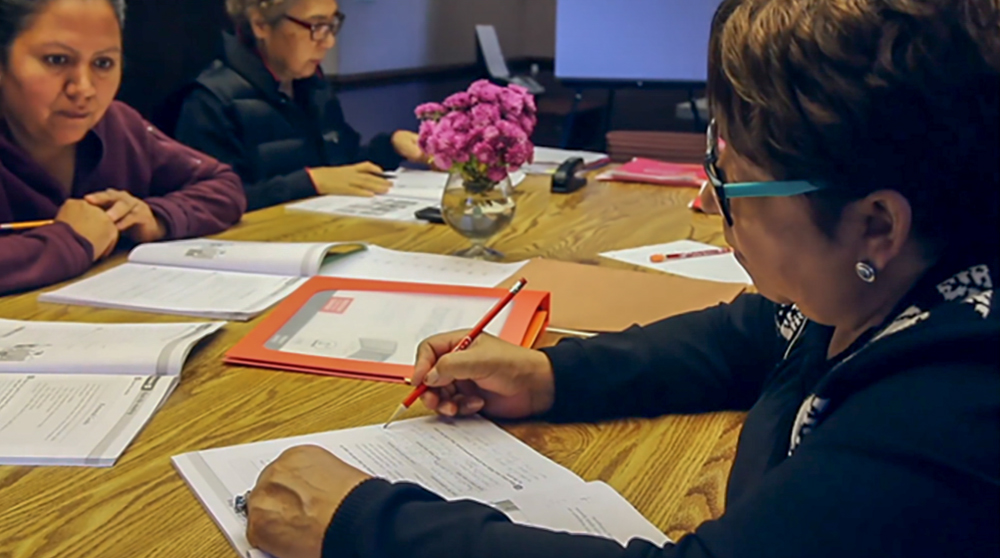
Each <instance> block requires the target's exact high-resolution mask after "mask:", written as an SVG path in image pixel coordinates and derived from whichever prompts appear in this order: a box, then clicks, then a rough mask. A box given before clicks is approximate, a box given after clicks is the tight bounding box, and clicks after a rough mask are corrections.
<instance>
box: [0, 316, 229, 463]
mask: <svg viewBox="0 0 1000 558" xmlns="http://www.w3.org/2000/svg"><path fill="white" fill-rule="evenodd" d="M223 325H224V323H223V322H214V323H211V322H210V323H197V324H191V323H174V324H85V323H72V322H21V321H15V320H0V464H2V465H86V466H96V467H107V466H111V465H113V464H114V463H115V461H116V460H117V459H118V457H119V456H120V455H121V454H122V452H123V451H124V450H125V448H126V447H127V446H128V444H129V443H130V442H131V441H132V440H133V439H134V438H135V436H136V435H137V434H138V433H139V431H140V430H141V429H142V427H143V426H145V424H146V423H147V422H148V421H149V419H150V418H151V417H152V415H153V413H154V412H156V410H157V409H159V407H160V405H162V404H163V402H164V401H165V400H166V398H167V397H168V396H169V395H170V393H171V392H172V391H173V389H174V387H176V386H177V383H178V382H179V381H180V374H181V369H182V367H183V365H184V361H185V360H186V359H187V356H188V354H189V353H190V351H191V349H192V348H193V347H194V346H195V345H196V344H197V343H198V342H199V341H201V340H202V339H204V338H205V337H207V336H209V335H211V334H213V333H215V332H216V331H218V330H219V329H220V328H221V327H222V326H223Z"/></svg>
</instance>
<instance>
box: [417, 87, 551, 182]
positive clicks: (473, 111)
mask: <svg viewBox="0 0 1000 558" xmlns="http://www.w3.org/2000/svg"><path fill="white" fill-rule="evenodd" d="M416 114H417V118H419V119H420V120H421V123H420V148H421V149H423V150H424V153H427V154H428V155H430V156H431V157H432V158H433V162H434V165H435V166H437V167H438V168H440V169H442V170H448V171H450V172H460V173H462V177H463V179H464V181H465V184H466V188H467V189H473V190H479V189H482V190H486V189H489V188H491V187H492V186H493V185H494V184H496V183H497V182H500V181H501V180H503V179H504V178H506V177H507V173H509V172H513V171H515V170H517V169H519V168H521V166H523V165H524V164H526V163H530V162H532V160H533V158H534V146H533V145H532V144H531V139H530V138H531V133H532V132H533V131H534V129H535V124H536V123H537V122H538V117H537V109H536V107H535V99H534V97H532V95H531V94H530V93H528V90H527V89H525V88H523V87H520V86H517V85H508V86H507V87H500V86H498V85H494V84H492V83H490V82H489V81H487V80H479V81H477V82H475V83H473V84H472V85H470V86H469V89H468V91H463V92H459V93H455V94H454V95H452V96H450V97H448V98H447V99H445V100H444V103H426V104H423V105H420V106H419V107H417V109H416Z"/></svg>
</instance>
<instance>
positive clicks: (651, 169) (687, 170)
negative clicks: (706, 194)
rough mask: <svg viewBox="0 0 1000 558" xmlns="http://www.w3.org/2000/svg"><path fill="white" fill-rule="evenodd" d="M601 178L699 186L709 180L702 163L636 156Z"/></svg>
mask: <svg viewBox="0 0 1000 558" xmlns="http://www.w3.org/2000/svg"><path fill="white" fill-rule="evenodd" d="M598 178H599V179H601V180H617V181H622V182H644V183H647V184H663V185H666V186H691V187H695V188H697V187H699V186H701V185H702V183H704V182H705V181H706V180H708V176H707V175H706V174H705V169H704V168H703V167H702V166H701V165H696V164H687V163H667V162H664V161H656V160H654V159H643V158H642V157H636V158H634V159H632V160H631V161H630V162H628V163H625V164H624V165H622V166H620V167H618V168H615V169H611V170H609V171H607V172H605V173H602V174H601V175H600V176H599V177H598Z"/></svg>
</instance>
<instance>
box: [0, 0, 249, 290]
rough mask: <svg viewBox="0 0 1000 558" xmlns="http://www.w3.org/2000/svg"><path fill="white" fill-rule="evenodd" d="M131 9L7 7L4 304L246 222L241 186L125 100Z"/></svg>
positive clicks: (1, 45)
mask: <svg viewBox="0 0 1000 558" xmlns="http://www.w3.org/2000/svg"><path fill="white" fill-rule="evenodd" d="M124 10H125V4H124V0H0V117H2V120H0V223H3V226H2V230H0V294H7V293H10V292H15V291H22V290H26V289H32V288H36V287H41V286H45V285H49V284H51V283H55V282H57V281H62V280H65V279H69V278H71V277H74V276H76V275H79V274H81V273H83V272H84V271H86V270H87V268H89V267H90V266H91V265H92V264H93V262H95V261H97V260H99V259H101V258H103V257H104V256H107V255H108V254H109V253H110V252H111V251H112V250H113V249H114V248H115V246H116V245H117V244H118V241H119V240H120V238H121V237H125V238H126V239H128V240H129V241H131V242H152V241H156V240H162V239H171V238H181V237H191V236H202V235H206V234H212V233H217V232H220V231H222V230H224V229H226V228H228V227H229V226H231V225H233V224H235V223H236V222H238V221H239V220H240V216H241V215H242V214H243V211H244V209H245V207H246V199H245V197H244V195H243V190H242V188H241V187H240V182H239V177H237V176H236V175H235V174H234V173H233V172H232V171H231V170H230V169H229V168H228V167H226V166H224V165H222V164H220V163H219V162H218V161H215V160H214V159H212V158H211V157H208V156H206V155H204V154H202V153H199V152H197V151H194V150H193V149H189V148H187V147H185V146H183V145H181V144H179V143H177V142H175V141H173V140H171V139H169V138H167V137H166V136H164V135H163V134H161V133H160V132H159V131H158V130H156V129H154V128H153V127H152V126H150V125H149V124H148V123H147V122H145V121H144V120H143V119H142V118H141V117H140V116H139V114H138V113H136V112H135V111H134V110H132V109H131V108H129V107H127V106H126V105H124V104H122V103H119V102H115V101H114V97H115V94H116V93H117V91H118V86H119V84H120V83H121V65H122V59H123V56H122V38H121V31H122V24H123V23H124Z"/></svg>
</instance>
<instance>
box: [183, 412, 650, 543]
mask: <svg viewBox="0 0 1000 558" xmlns="http://www.w3.org/2000/svg"><path fill="white" fill-rule="evenodd" d="M304 444H312V445H318V446H321V447H323V448H326V449H327V450H328V451H330V452H332V453H333V454H335V455H336V456H337V457H339V458H341V459H343V460H344V461H346V462H348V463H350V464H351V465H353V466H355V467H358V468H359V469H362V470H365V471H367V472H369V473H371V474H373V475H377V476H379V477H382V478H385V479H388V480H390V481H409V482H414V483H417V484H420V485H422V486H424V487H425V488H427V489H429V490H432V491H434V492H435V493H437V494H438V495H440V496H441V497H442V498H445V499H447V500H462V499H470V500H475V501H478V502H481V503H484V504H487V505H491V506H493V507H495V508H496V509H498V510H500V511H502V512H504V513H505V514H507V516H508V517H510V518H511V520H512V521H515V522H518V523H522V524H526V525H532V526H536V527H541V528H547V529H552V530H557V531H566V532H571V533H581V534H583V533H587V534H591V535H597V536H602V537H606V538H610V539H614V540H616V541H618V542H619V543H622V544H624V543H626V542H627V541H628V540H630V539H632V538H635V537H639V538H643V539H646V540H649V541H650V542H653V543H655V544H657V545H663V544H665V543H666V542H668V539H667V537H666V536H664V535H663V533H661V532H660V531H659V530H657V529H656V527H654V526H653V525H652V524H651V523H649V521H647V520H646V519H645V518H644V517H642V515H641V514H639V512H638V511H636V510H635V508H633V507H632V506H631V504H629V503H628V501H626V500H625V499H624V498H622V497H621V496H620V495H619V494H618V493H616V492H615V491H614V490H613V489H612V488H610V487H608V486H607V485H604V484H603V483H586V482H584V481H583V479H581V478H580V477H578V476H576V474H574V473H573V472H572V471H570V470H569V469H566V468H565V467H562V466H561V465H559V464H557V463H555V462H553V461H551V460H549V459H548V458H546V457H545V456H543V455H541V454H539V453H538V452H536V451H535V450H533V449H531V448H530V447H528V446H527V445H525V444H524V443H523V442H521V441H520V440H518V439H517V438H515V437H514V436H511V435H510V434H508V433H507V432H505V431H504V430H502V429H501V428H499V427H498V426H496V425H495V424H493V423H491V422H489V421H487V420H485V419H482V418H478V417H477V418H470V419H463V420H455V421H446V420H443V419H439V418H436V417H422V418H417V419H412V420H406V421H400V422H397V423H394V424H393V425H392V427H391V428H389V429H383V428H382V426H381V425H373V426H364V427H360V428H352V429H348V430H339V431H333V432H323V433H318V434H309V435H306V436H297V437H293V438H284V439H280V440H271V441H267V442H258V443H253V444H245V445H240V446H231V447H226V448H217V449H210V450H204V451H198V452H193V453H187V454H183V455H178V456H176V457H174V458H173V463H174V467H176V468H177V470H178V472H179V473H180V474H181V476H182V477H183V478H184V480H185V481H186V482H187V484H188V486H189V487H190V488H191V490H192V491H193V492H194V494H195V496H196V497H197V498H198V500H199V501H200V502H201V504H202V506H204V507H205V510H206V511H207V512H208V514H209V515H210V516H211V517H212V520H213V521H215V523H216V525H218V527H219V528H220V529H221V530H222V532H223V533H224V534H225V536H226V538H227V539H229V542H230V543H231V544H232V545H233V547H234V548H235V549H236V551H237V552H239V554H240V555H241V556H245V557H248V558H262V557H266V556H267V554H265V553H263V552H260V551H259V550H255V549H253V548H252V547H251V546H250V544H249V543H248V542H247V540H246V520H245V518H244V517H242V516H241V515H240V514H238V513H237V512H236V511H235V508H234V498H235V496H236V495H237V494H243V493H244V492H246V491H247V490H249V489H251V488H252V487H253V486H254V484H255V483H256V481H257V476H258V475H259V474H260V472H261V471H262V470H263V469H264V467H265V466H266V465H267V464H268V463H270V462H271V461H273V460H274V459H275V458H276V457H277V456H278V455H280V454H281V452H283V451H284V450H286V449H288V448H291V447H294V446H299V445H304Z"/></svg>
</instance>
